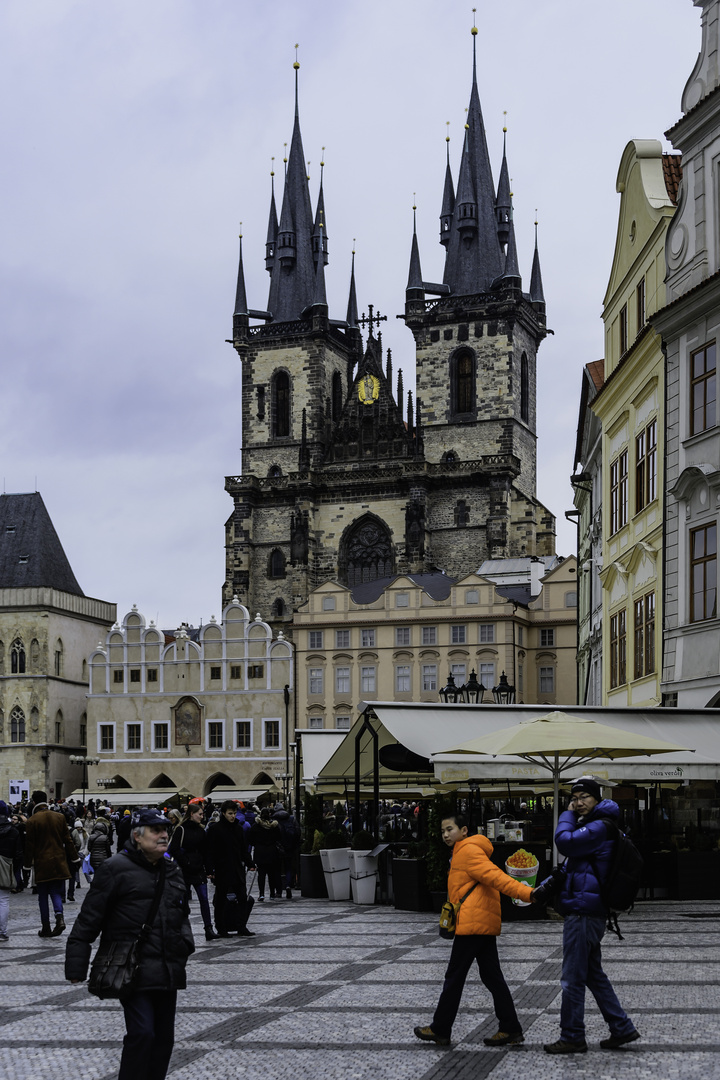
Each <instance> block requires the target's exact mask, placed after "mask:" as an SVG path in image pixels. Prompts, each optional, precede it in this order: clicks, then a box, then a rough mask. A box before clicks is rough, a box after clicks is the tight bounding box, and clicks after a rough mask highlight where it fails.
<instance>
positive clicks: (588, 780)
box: [570, 776, 602, 802]
mask: <svg viewBox="0 0 720 1080" xmlns="http://www.w3.org/2000/svg"><path fill="white" fill-rule="evenodd" d="M579 791H584V792H585V794H586V795H592V797H593V799H597V801H598V802H602V790H601V788H600V785H599V784H598V782H597V780H593V778H592V777H591V776H581V777H580V779H579V780H576V781H575V783H574V784H573V786H572V788H571V789H570V793H571V795H577V793H578V792H579Z"/></svg>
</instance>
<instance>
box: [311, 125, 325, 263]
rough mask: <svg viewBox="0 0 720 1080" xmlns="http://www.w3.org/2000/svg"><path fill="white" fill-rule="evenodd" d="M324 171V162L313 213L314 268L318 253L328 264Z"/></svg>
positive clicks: (321, 165)
mask: <svg viewBox="0 0 720 1080" xmlns="http://www.w3.org/2000/svg"><path fill="white" fill-rule="evenodd" d="M324 156H325V147H324V146H323V158H324ZM324 169H325V162H324V161H321V162H320V191H319V192H318V201H317V209H316V211H315V227H314V228H313V261H314V263H315V266H317V264H318V260H319V258H320V252H321V251H322V256H323V262H324V263H325V265H326V266H327V264H328V236H327V218H326V217H325V195H324V193H323V171H324Z"/></svg>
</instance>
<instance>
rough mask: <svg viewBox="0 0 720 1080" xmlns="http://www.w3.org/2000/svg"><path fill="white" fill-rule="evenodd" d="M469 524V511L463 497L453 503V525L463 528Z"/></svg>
mask: <svg viewBox="0 0 720 1080" xmlns="http://www.w3.org/2000/svg"><path fill="white" fill-rule="evenodd" d="M469 524H470V511H469V510H468V507H467V503H466V502H465V500H464V499H458V501H457V503H456V505H455V525H456V527H457V528H458V529H464V528H465V526H466V525H469Z"/></svg>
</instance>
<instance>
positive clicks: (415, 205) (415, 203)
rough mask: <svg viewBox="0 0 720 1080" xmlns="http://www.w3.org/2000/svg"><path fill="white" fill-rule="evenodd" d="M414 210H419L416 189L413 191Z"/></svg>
mask: <svg viewBox="0 0 720 1080" xmlns="http://www.w3.org/2000/svg"><path fill="white" fill-rule="evenodd" d="M413 210H417V197H416V194H415V192H414V191H413Z"/></svg>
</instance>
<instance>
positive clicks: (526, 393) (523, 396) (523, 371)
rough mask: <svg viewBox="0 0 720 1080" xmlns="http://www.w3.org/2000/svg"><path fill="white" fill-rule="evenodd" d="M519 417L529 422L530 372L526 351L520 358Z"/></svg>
mask: <svg viewBox="0 0 720 1080" xmlns="http://www.w3.org/2000/svg"><path fill="white" fill-rule="evenodd" d="M520 419H521V420H523V421H524V422H525V423H526V424H529V423H530V373H529V370H528V358H527V354H526V353H523V354H522V356H521V358H520Z"/></svg>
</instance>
